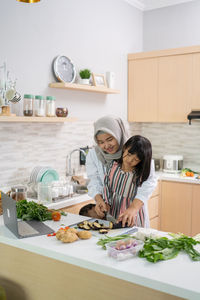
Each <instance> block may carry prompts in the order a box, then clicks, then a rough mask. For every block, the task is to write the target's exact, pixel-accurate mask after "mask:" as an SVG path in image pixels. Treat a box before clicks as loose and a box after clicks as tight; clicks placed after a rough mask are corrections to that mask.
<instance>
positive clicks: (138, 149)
mask: <svg viewBox="0 0 200 300" xmlns="http://www.w3.org/2000/svg"><path fill="white" fill-rule="evenodd" d="M126 149H128V152H129V153H131V154H136V155H137V157H138V158H139V159H140V160H141V161H140V162H139V164H137V165H136V166H135V170H136V175H137V185H138V186H140V185H141V184H142V183H143V182H144V181H146V180H147V178H148V177H149V174H150V169H151V159H152V147H151V142H150V141H149V140H148V139H147V138H145V137H144V136H141V135H134V136H132V137H131V138H130V139H128V141H127V142H126V143H125V144H124V146H123V149H122V156H121V158H120V159H119V160H118V162H119V163H120V164H122V161H123V154H124V151H125V150H126Z"/></svg>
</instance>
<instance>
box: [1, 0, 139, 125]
mask: <svg viewBox="0 0 200 300" xmlns="http://www.w3.org/2000/svg"><path fill="white" fill-rule="evenodd" d="M0 37H1V40H0V44H1V49H0V64H1V63H2V62H3V61H4V60H6V61H7V65H8V69H9V70H10V71H11V74H12V75H13V76H16V77H17V78H18V81H17V89H18V91H19V92H20V93H21V94H22V95H23V94H24V93H32V94H34V95H36V94H42V95H54V96H56V99H57V105H58V106H67V107H68V109H69V113H70V115H71V116H76V117H78V118H79V119H85V120H88V119H92V120H93V119H96V118H98V117H100V116H102V115H104V114H105V113H110V112H112V113H114V114H116V115H119V116H121V117H123V118H125V119H126V118H127V54H128V53H129V52H135V51H141V50H142V12H141V11H139V10H138V9H136V8H134V7H133V6H130V5H129V4H128V3H126V2H125V1H123V0H101V1H99V0H84V1H83V0H59V1H58V0H41V2H39V3H35V4H27V3H20V2H17V1H16V0H6V1H0ZM57 55H66V56H68V57H69V58H71V59H72V61H73V62H74V64H75V67H76V69H77V71H78V70H80V69H81V68H89V69H90V70H91V71H93V72H94V73H101V74H105V72H106V71H113V72H115V73H116V88H117V89H119V90H120V94H119V95H107V96H106V95H102V94H101V95H100V94H95V93H83V92H77V91H69V90H59V89H52V88H48V84H49V83H50V82H52V81H54V77H53V73H52V70H51V64H52V61H53V59H54V58H55V57H56V56H57Z"/></svg>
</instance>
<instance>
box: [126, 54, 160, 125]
mask: <svg viewBox="0 0 200 300" xmlns="http://www.w3.org/2000/svg"><path fill="white" fill-rule="evenodd" d="M157 81H158V61H157V59H154V58H152V59H144V60H132V61H130V62H129V74H128V99H129V103H128V120H129V121H134V122H141V120H142V121H143V122H154V121H155V120H157V113H158V103H157Z"/></svg>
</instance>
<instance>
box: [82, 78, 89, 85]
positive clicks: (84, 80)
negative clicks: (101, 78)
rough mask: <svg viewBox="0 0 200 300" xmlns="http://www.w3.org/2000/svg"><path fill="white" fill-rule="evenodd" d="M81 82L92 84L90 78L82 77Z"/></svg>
mask: <svg viewBox="0 0 200 300" xmlns="http://www.w3.org/2000/svg"><path fill="white" fill-rule="evenodd" d="M80 84H90V79H82V78H81V79H80Z"/></svg>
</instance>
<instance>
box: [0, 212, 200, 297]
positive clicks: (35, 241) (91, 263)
mask: <svg viewBox="0 0 200 300" xmlns="http://www.w3.org/2000/svg"><path fill="white" fill-rule="evenodd" d="M84 219H87V218H86V217H83V216H78V215H73V214H68V215H67V216H62V218H61V220H60V221H59V222H54V221H47V222H45V223H46V224H47V225H48V226H50V227H52V228H53V229H54V230H55V231H57V230H58V229H59V228H60V226H61V224H64V225H66V226H68V225H70V224H73V223H76V222H78V221H82V220H84ZM122 231H124V229H120V230H117V231H115V232H114V231H113V232H114V233H115V234H116V235H117V234H119V233H122ZM112 234H113V233H112ZM162 234H164V235H165V233H162ZM98 235H99V234H98ZM98 239H99V236H94V235H93V237H92V238H91V239H90V240H78V241H76V242H74V243H72V244H63V243H61V242H60V241H58V240H57V239H56V237H47V236H39V237H32V238H25V239H17V238H16V237H15V236H13V235H12V233H11V232H10V231H9V230H8V229H7V228H6V227H5V226H4V225H3V217H2V216H1V217H0V242H1V243H5V244H8V245H12V246H14V247H18V248H21V249H25V250H27V251H31V252H33V253H37V254H40V255H44V256H47V257H50V258H54V259H56V260H59V261H63V262H67V263H71V264H74V265H76V266H80V267H82V268H86V269H89V270H93V271H96V272H99V273H103V274H106V275H109V276H112V277H116V278H119V279H122V280H126V281H128V282H132V283H135V284H139V285H142V286H145V287H149V288H152V289H155V290H159V291H162V292H166V293H168V294H172V295H176V296H179V297H183V298H186V299H192V300H193V299H194V300H197V299H200V285H199V278H200V262H193V261H191V259H190V258H189V257H188V256H187V255H186V254H184V253H181V254H179V255H178V256H177V257H176V258H175V259H172V260H168V261H163V262H159V263H156V264H153V263H150V262H148V261H146V260H145V259H141V258H138V257H134V258H132V259H128V260H126V261H120V262H118V261H116V260H114V259H112V258H110V257H108V256H107V251H105V250H103V249H102V248H101V247H100V246H98V245H97V244H96V243H97V241H98ZM38 245H39V246H38Z"/></svg>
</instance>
